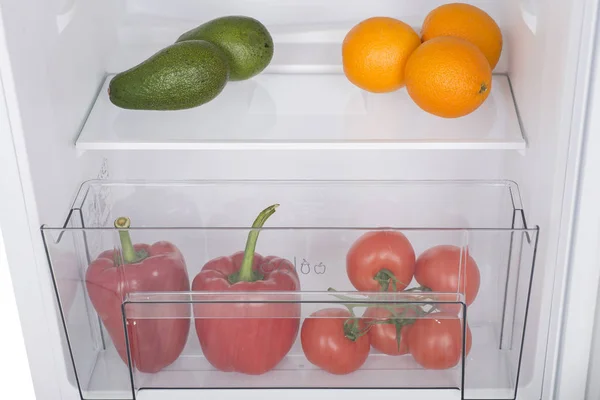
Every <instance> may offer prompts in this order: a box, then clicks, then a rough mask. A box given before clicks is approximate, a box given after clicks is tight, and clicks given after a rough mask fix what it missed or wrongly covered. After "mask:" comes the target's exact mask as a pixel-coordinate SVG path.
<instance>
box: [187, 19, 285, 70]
mask: <svg viewBox="0 0 600 400" xmlns="http://www.w3.org/2000/svg"><path fill="white" fill-rule="evenodd" d="M187 40H206V41H209V42H211V43H214V44H215V45H217V46H218V47H219V48H220V49H221V50H222V51H223V53H225V55H226V56H227V60H228V62H229V67H230V74H229V79H230V80H232V81H241V80H245V79H248V78H251V77H253V76H255V75H257V74H259V73H260V72H262V71H263V70H264V69H265V68H266V67H267V65H269V63H270V62H271V60H272V59H273V51H274V47H273V38H272V37H271V34H270V33H269V31H268V30H267V28H266V27H265V26H264V25H263V24H262V23H260V22H259V21H257V20H255V19H254V18H250V17H244V16H227V17H221V18H217V19H213V20H211V21H208V22H206V23H204V24H202V25H200V26H198V27H196V28H194V29H192V30H190V31H188V32H186V33H184V34H183V35H181V36H180V37H179V39H177V42H184V41H187Z"/></svg>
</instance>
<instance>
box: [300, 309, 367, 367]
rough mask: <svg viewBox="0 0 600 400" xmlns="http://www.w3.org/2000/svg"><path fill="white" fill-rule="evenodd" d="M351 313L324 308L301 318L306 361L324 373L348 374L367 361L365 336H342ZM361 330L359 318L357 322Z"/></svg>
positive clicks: (301, 335)
mask: <svg viewBox="0 0 600 400" xmlns="http://www.w3.org/2000/svg"><path fill="white" fill-rule="evenodd" d="M351 316H352V315H351V314H350V313H349V312H348V311H347V310H343V309H339V308H325V309H323V310H319V311H317V312H314V313H312V314H311V315H310V316H309V317H308V318H306V319H305V320H304V323H303V324H302V330H301V332H300V338H301V341H302V350H303V351H304V354H305V355H306V358H307V359H308V361H310V362H311V363H312V364H314V365H316V366H317V367H319V368H321V369H324V370H325V371H327V372H330V373H332V374H337V375H343V374H349V373H350V372H354V371H356V370H357V369H359V368H360V367H361V366H362V365H363V364H364V362H365V361H366V360H367V356H368V355H369V350H370V347H371V346H370V344H369V337H368V336H367V335H363V336H360V337H359V338H358V339H356V340H350V339H348V338H347V337H346V334H345V328H346V327H347V325H346V321H348V318H350V317H351ZM358 325H359V328H360V329H364V324H363V323H362V321H359V323H358Z"/></svg>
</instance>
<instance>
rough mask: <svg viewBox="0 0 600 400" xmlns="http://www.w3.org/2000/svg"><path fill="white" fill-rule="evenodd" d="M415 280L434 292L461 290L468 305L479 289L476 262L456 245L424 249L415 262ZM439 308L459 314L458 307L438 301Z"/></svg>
mask: <svg viewBox="0 0 600 400" xmlns="http://www.w3.org/2000/svg"><path fill="white" fill-rule="evenodd" d="M461 261H462V265H461ZM459 275H460V276H459ZM415 279H416V280H417V282H418V283H419V284H420V285H422V286H425V287H427V288H429V289H431V290H432V291H433V292H441V293H444V292H445V293H464V294H465V301H466V303H467V305H470V304H471V303H473V301H475V298H476V297H477V293H478V292H479V284H480V274H479V268H478V267H477V263H475V260H474V259H473V257H471V255H470V254H469V252H468V250H466V249H464V250H463V249H461V248H460V247H456V246H451V245H440V246H434V247H432V248H430V249H428V250H426V251H425V252H423V254H421V255H420V256H419V257H418V258H417V261H416V264H415ZM438 308H439V309H440V310H442V311H448V312H455V313H458V311H459V310H460V308H461V306H460V305H455V304H440V305H439V306H438Z"/></svg>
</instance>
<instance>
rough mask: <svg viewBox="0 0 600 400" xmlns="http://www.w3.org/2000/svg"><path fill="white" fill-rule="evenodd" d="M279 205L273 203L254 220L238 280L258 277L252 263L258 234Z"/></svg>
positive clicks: (248, 280)
mask: <svg viewBox="0 0 600 400" xmlns="http://www.w3.org/2000/svg"><path fill="white" fill-rule="evenodd" d="M277 207H279V204H273V205H272V206H269V207H267V208H265V209H264V210H262V211H261V212H260V214H258V217H256V219H255V220H254V223H253V224H252V230H251V231H250V233H248V240H247V241H246V249H245V250H244V259H243V261H242V265H241V267H240V270H239V271H238V274H237V277H236V278H237V279H236V281H237V282H239V281H245V282H253V281H255V280H256V279H257V277H256V276H255V274H253V273H252V263H253V261H254V252H255V250H256V242H257V241H258V234H259V233H260V229H259V228H262V226H263V225H264V224H265V222H266V221H267V219H269V217H270V216H271V215H273V214H274V213H275V210H276V208H277Z"/></svg>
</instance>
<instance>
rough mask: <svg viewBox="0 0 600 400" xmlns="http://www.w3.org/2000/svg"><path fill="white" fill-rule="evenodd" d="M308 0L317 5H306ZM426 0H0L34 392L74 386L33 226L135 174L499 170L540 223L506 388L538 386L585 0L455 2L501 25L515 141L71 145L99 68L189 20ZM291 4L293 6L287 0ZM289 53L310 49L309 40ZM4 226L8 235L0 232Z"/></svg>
mask: <svg viewBox="0 0 600 400" xmlns="http://www.w3.org/2000/svg"><path fill="white" fill-rule="evenodd" d="M321 3H322V4H327V5H328V7H325V8H323V7H319V6H320V5H322V4H321ZM372 3H375V4H376V5H375V6H371V4H372ZM441 3H443V2H441V1H424V2H418V3H417V2H414V1H401V2H391V1H387V2H386V1H378V2H366V1H358V0H355V1H352V2H340V1H334V2H325V1H323V0H319V1H317V0H311V1H310V2H301V1H299V0H295V1H293V0H288V1H285V2H282V1H279V2H275V1H272V0H253V1H248V2H242V1H240V0H237V1H234V0H231V1H216V0H212V1H208V0H207V1H205V2H203V1H191V0H179V1H175V2H168V3H166V2H160V1H151V0H148V1H146V0H132V1H129V2H125V1H119V0H109V1H92V0H90V1H85V0H65V1H46V0H32V1H29V2H22V1H18V0H2V1H1V2H0V13H1V14H0V16H1V18H2V21H1V24H2V25H1V26H2V29H1V30H0V35H1V36H0V73H1V77H2V82H3V86H4V94H5V98H6V101H7V104H8V106H7V110H8V117H9V120H10V128H11V131H12V137H10V136H8V137H7V136H6V135H5V133H4V132H3V133H2V135H3V136H2V144H3V146H2V150H0V151H2V155H3V160H2V161H3V163H6V167H7V168H6V169H5V171H7V174H8V175H7V176H8V177H11V176H12V177H13V178H14V179H13V180H11V181H7V182H6V183H5V186H6V187H7V188H10V189H12V191H8V192H7V193H9V194H11V195H13V196H15V197H14V200H11V201H14V203H13V204H12V206H10V207H8V208H4V209H3V210H2V214H1V216H2V220H1V222H2V228H3V230H4V231H5V232H4V236H5V240H6V242H7V243H6V244H7V253H8V257H9V262H10V263H11V272H12V279H13V284H14V286H15V289H16V297H17V303H18V306H19V310H20V313H21V322H22V324H23V329H24V336H25V339H26V345H27V349H28V354H29V357H30V362H31V369H32V373H33V376H34V382H35V384H36V391H37V394H38V396H39V398H40V399H45V398H48V399H55V398H57V397H56V395H57V394H60V396H62V397H61V398H64V399H75V398H78V393H77V391H76V389H75V387H74V386H73V382H72V381H69V379H68V378H67V371H68V369H69V367H70V365H69V363H68V362H66V363H65V361H68V360H67V359H66V358H65V354H66V352H65V351H64V349H62V348H61V346H60V343H61V339H60V331H61V327H60V326H59V321H58V317H57V315H56V310H55V307H54V294H53V292H52V288H51V282H50V277H49V272H48V266H47V264H46V258H45V254H44V250H43V245H42V242H41V236H40V233H39V227H40V225H41V224H52V225H59V224H60V223H61V222H62V220H63V219H64V217H65V214H66V212H67V210H68V206H69V204H70V202H71V201H72V198H73V195H74V193H75V190H76V189H77V187H78V185H79V184H80V183H81V181H83V180H85V179H90V178H95V177H97V176H98V175H100V177H107V176H110V177H111V178H137V179H203V178H230V179H244V178H259V179H266V178H282V179H287V178H318V179H323V178H331V179H344V178H357V179H478V178H481V179H495V178H502V179H512V180H515V181H516V182H517V183H518V184H519V186H520V188H521V192H522V195H523V202H524V204H525V210H526V212H527V219H528V221H529V223H530V224H538V225H540V227H541V236H540V249H539V251H538V259H537V264H536V275H535V278H534V287H533V293H532V299H531V305H530V307H531V309H530V313H529V315H530V319H529V325H528V332H527V339H526V340H527V342H526V345H525V354H524V360H523V362H524V365H523V369H522V377H521V387H522V389H521V390H520V397H522V398H524V399H537V398H540V396H541V393H542V389H544V391H545V393H549V391H550V390H551V388H552V379H551V378H552V376H553V372H554V370H553V360H554V359H555V357H556V348H557V343H558V335H557V332H558V328H559V325H558V324H559V323H560V314H559V310H560V306H561V301H562V291H561V289H562V287H563V285H564V283H565V280H564V278H565V276H566V274H565V271H566V266H567V263H566V261H567V260H566V253H567V252H566V249H567V245H568V239H569V236H568V233H569V232H567V229H566V228H565V226H568V225H569V224H570V218H571V208H572V205H573V198H572V196H571V195H572V194H573V193H574V184H575V182H576V180H575V177H576V175H577V169H576V167H577V165H578V164H577V160H578V147H577V146H578V145H579V142H580V138H579V134H580V128H581V125H580V124H581V121H582V120H583V113H584V111H585V110H584V109H583V105H584V101H585V98H586V97H585V95H586V90H585V88H586V81H585V78H586V71H587V69H588V67H589V62H590V55H591V51H590V47H591V41H590V38H591V32H592V28H593V22H594V19H593V18H592V16H593V15H595V11H596V9H595V6H596V5H595V1H584V0H577V1H567V0H561V1H558V0H557V1H547V2H542V1H535V0H530V1H523V2H521V1H518V0H509V1H501V0H488V1H474V2H473V1H472V2H471V3H473V4H476V5H478V6H481V7H482V8H484V9H486V10H487V11H489V12H490V13H491V14H492V15H493V16H494V17H495V18H497V19H498V20H499V21H500V23H501V25H502V28H503V31H504V34H505V38H506V52H505V54H504V56H503V59H502V62H501V64H500V66H499V72H507V73H508V74H509V76H510V78H511V82H512V85H513V90H514V93H515V97H516V100H517V106H518V109H519V112H520V114H521V118H522V122H523V128H524V132H525V136H526V140H527V142H528V149H527V150H526V151H525V152H523V153H519V152H515V151H507V152H504V151H493V150H484V151H480V150H461V151H425V150H420V151H367V150H365V151H345V150H341V151H335V150H331V151H324V150H323V151H291V150H289V151H267V150H265V151H259V150H239V151H159V150H157V151H109V152H80V151H76V150H75V149H74V141H75V139H76V138H77V135H78V133H79V130H80V128H81V126H82V124H83V123H84V121H85V118H86V116H87V113H88V110H89V108H90V107H91V105H92V102H93V100H94V98H95V96H96V94H97V91H98V90H99V87H100V84H101V82H102V81H103V78H104V76H105V74H106V73H107V72H115V71H119V70H121V69H123V68H126V67H128V66H131V65H132V63H134V62H137V61H139V60H141V59H142V58H143V57H145V56H147V55H149V54H151V53H152V52H153V51H155V50H157V49H158V48H160V47H161V46H163V45H165V44H167V43H168V42H169V41H171V40H172V39H174V37H175V36H176V35H177V34H178V33H179V32H180V31H181V30H182V29H186V28H188V27H191V26H193V25H194V24H197V23H198V22H200V21H202V20H205V19H208V18H211V17H214V16H216V15H220V14H225V13H233V12H236V13H244V12H246V11H247V13H252V12H256V13H258V14H260V13H263V14H262V16H263V17H264V18H266V19H267V20H271V21H277V18H282V19H283V20H285V19H290V20H292V21H293V18H298V19H301V20H303V21H310V22H313V23H316V22H322V21H323V20H324V21H328V20H329V19H334V20H335V18H337V19H339V21H342V22H343V21H344V19H346V20H354V19H359V18H363V17H367V16H370V15H371V14H372V10H371V8H369V7H373V8H374V11H373V13H375V11H381V12H385V11H386V10H388V11H389V10H394V11H395V12H394V13H393V16H397V17H400V18H405V19H406V20H407V21H409V22H413V23H415V24H419V23H420V22H421V21H422V18H423V17H424V15H425V14H426V12H427V11H428V10H430V9H431V8H433V7H435V6H436V5H438V4H441ZM244 4H246V5H245V6H244ZM274 4H277V5H278V6H277V7H273V6H274ZM300 4H303V7H301V8H300V9H301V10H303V12H296V11H294V10H295V9H294V7H300ZM342 5H343V7H342ZM261 7H262V8H261ZM311 7H312V8H311ZM340 7H342V8H340ZM256 10H259V11H256ZM260 10H262V11H260ZM336 10H344V12H336ZM328 13H329V14H328ZM259 16H260V15H259ZM313 18H314V19H315V20H312V21H311V19H313ZM339 21H337V22H339ZM290 40H297V38H294V39H290ZM301 40H304V39H301ZM306 40H313V39H310V38H308V39H306ZM304 48H306V47H304ZM305 52H306V54H310V50H305ZM283 61H285V60H282V63H283ZM13 148H14V154H13V156H14V155H15V154H16V158H15V159H9V158H7V157H4V155H5V154H7V155H8V154H12V153H9V152H12V149H13ZM347 163H351V165H352V168H348V166H347ZM9 167H11V168H12V169H11V168H9ZM11 173H12V174H13V175H10V174H11ZM15 174H16V175H15ZM7 179H8V178H7ZM565 183H566V184H567V186H566V187H565ZM26 228H27V229H26ZM7 229H8V230H10V231H11V233H12V235H7V234H6V230H7ZM7 236H8V237H7ZM32 287H34V288H35V290H33V291H32V290H31V288H32ZM32 292H33V293H32ZM40 321H42V323H40ZM40 325H41V326H40ZM544 376H545V377H546V380H545V382H543V379H544Z"/></svg>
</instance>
